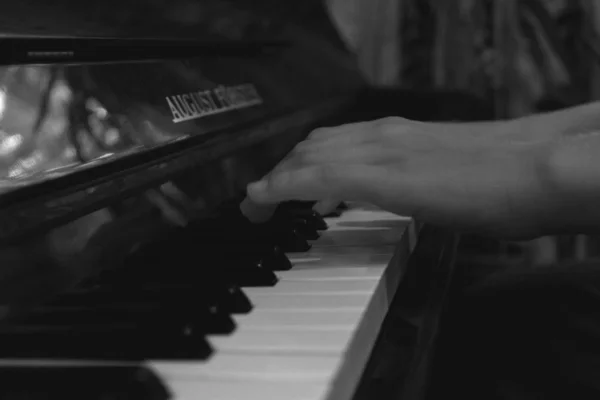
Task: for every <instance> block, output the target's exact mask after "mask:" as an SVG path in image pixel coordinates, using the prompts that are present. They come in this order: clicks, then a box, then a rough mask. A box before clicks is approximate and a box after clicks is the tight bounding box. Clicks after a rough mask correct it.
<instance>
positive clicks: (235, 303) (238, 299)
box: [222, 284, 253, 314]
mask: <svg viewBox="0 0 600 400" xmlns="http://www.w3.org/2000/svg"><path fill="white" fill-rule="evenodd" d="M227 291H228V294H229V296H227V298H226V299H225V300H222V302H223V303H224V305H225V307H226V308H227V310H228V311H229V312H231V313H232V314H247V313H249V312H250V311H252V308H253V306H252V302H251V301H250V299H249V298H248V296H246V294H245V293H244V292H243V291H242V290H241V289H240V288H239V287H238V286H237V285H234V284H231V285H230V286H229V288H228V289H227Z"/></svg>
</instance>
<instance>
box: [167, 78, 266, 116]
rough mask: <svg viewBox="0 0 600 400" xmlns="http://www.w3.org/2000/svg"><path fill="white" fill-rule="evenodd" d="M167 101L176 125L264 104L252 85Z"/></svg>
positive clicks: (205, 92)
mask: <svg viewBox="0 0 600 400" xmlns="http://www.w3.org/2000/svg"><path fill="white" fill-rule="evenodd" d="M165 99H166V101H167V104H168V105H169V108H170V109H171V114H172V115H173V122H175V123H177V122H183V121H189V120H191V119H196V118H203V117H207V116H209V115H214V114H220V113H224V112H227V111H231V110H238V109H241V108H247V107H252V106H255V105H259V104H262V103H263V100H262V98H261V97H260V95H259V94H258V91H257V90H256V88H255V87H254V85H252V84H243V85H237V86H217V87H216V88H214V89H209V90H203V91H196V92H189V93H184V94H177V95H173V96H167V97H165Z"/></svg>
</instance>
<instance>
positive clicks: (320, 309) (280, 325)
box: [149, 206, 416, 400]
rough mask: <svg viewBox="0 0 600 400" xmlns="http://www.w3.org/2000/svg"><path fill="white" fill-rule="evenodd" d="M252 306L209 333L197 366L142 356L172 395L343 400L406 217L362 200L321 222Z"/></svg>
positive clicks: (368, 338) (400, 257) (403, 242)
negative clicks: (228, 330)
mask: <svg viewBox="0 0 600 400" xmlns="http://www.w3.org/2000/svg"><path fill="white" fill-rule="evenodd" d="M326 220H327V223H328V225H329V229H327V230H326V231H324V232H323V233H322V236H321V237H320V238H319V239H318V240H315V241H314V242H313V243H312V244H313V247H312V248H311V250H310V251H308V252H306V253H300V254H298V253H291V254H288V256H289V258H290V259H291V261H292V263H293V268H292V269H291V270H289V271H278V272H276V274H277V275H278V277H279V282H278V283H277V284H276V285H275V286H273V287H259V288H244V289H243V291H244V292H245V293H246V295H247V296H248V297H249V298H250V300H251V301H252V303H253V305H254V309H253V310H252V311H251V312H250V313H249V314H247V315H238V316H234V319H235V321H236V323H237V329H236V331H235V332H234V333H233V334H232V335H224V336H216V335H215V336H209V338H208V340H209V342H210V343H211V344H212V346H213V347H214V350H215V351H214V355H213V356H212V357H211V358H210V359H209V360H208V361H206V362H201V363H197V362H166V361H160V362H159V361H156V362H150V363H149V365H150V366H151V368H153V369H154V370H155V371H156V372H157V374H158V375H159V376H160V377H162V378H163V379H164V380H165V382H166V385H167V387H168V388H169V390H170V391H171V392H172V394H173V398H174V399H177V400H193V399H212V400H226V399H227V400H236V399H240V400H241V399H243V400H255V399H256V400H258V399H260V400H265V399H274V400H275V399H287V400H320V399H327V400H338V399H340V400H341V399H351V398H352V394H353V393H354V390H355V388H356V386H357V384H358V382H359V379H360V377H361V374H362V371H363V368H364V366H365V364H366V362H367V360H368V357H369V355H370V352H371V349H372V347H373V345H374V343H375V340H376V338H377V334H378V331H379V328H380V327H381V324H382V322H383V319H384V317H385V314H386V311H387V307H388V306H389V304H390V302H391V300H392V297H393V295H394V292H395V288H396V287H397V286H398V283H399V281H400V278H401V276H402V273H403V266H405V265H406V261H407V259H408V256H409V254H410V252H411V250H412V248H413V247H414V245H415V242H416V230H415V225H414V222H413V221H411V220H410V219H408V218H404V217H399V216H396V215H394V214H391V213H387V212H384V211H381V210H377V209H374V208H372V207H367V206H353V207H351V208H350V209H349V210H347V211H345V212H344V213H342V215H341V216H340V217H333V218H327V219H326Z"/></svg>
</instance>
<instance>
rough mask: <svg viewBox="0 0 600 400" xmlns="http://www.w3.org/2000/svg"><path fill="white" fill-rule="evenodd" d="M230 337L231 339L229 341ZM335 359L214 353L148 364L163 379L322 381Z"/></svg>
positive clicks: (320, 356)
mask: <svg viewBox="0 0 600 400" xmlns="http://www.w3.org/2000/svg"><path fill="white" fill-rule="evenodd" d="M233 337H234V336H232V338H233ZM338 363H339V357H334V356H329V355H312V356H307V355H290V354H283V355H277V354H266V353H265V354H257V353H238V352H229V351H226V350H225V349H221V350H220V351H219V350H217V351H215V354H214V355H213V356H212V357H211V358H210V359H208V360H207V361H201V362H195V361H150V362H148V363H147V365H148V366H149V367H151V368H152V369H154V370H155V371H156V372H157V373H158V375H159V376H161V377H163V378H165V379H198V380H211V379H215V380H223V379H237V380H254V381H263V382H264V381H285V382H288V381H290V382H294V381H295V382H299V381H302V382H323V381H326V380H328V379H330V378H331V374H332V371H333V370H334V369H335V368H336V366H337V365H338Z"/></svg>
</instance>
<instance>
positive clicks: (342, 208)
mask: <svg viewBox="0 0 600 400" xmlns="http://www.w3.org/2000/svg"><path fill="white" fill-rule="evenodd" d="M337 209H338V210H340V211H346V210H347V209H348V204H347V203H346V202H344V201H342V202H340V204H338V206H337Z"/></svg>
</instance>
